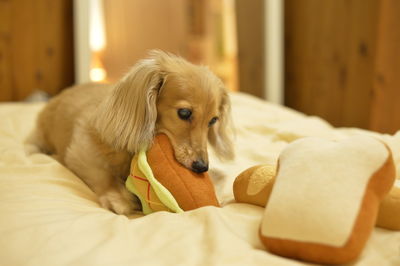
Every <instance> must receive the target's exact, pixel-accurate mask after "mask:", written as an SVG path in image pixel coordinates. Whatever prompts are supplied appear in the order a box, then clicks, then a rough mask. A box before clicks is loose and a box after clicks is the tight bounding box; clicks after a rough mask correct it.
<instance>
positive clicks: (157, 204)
mask: <svg viewBox="0 0 400 266" xmlns="http://www.w3.org/2000/svg"><path fill="white" fill-rule="evenodd" d="M125 185H126V187H127V189H128V190H129V191H130V192H132V193H134V194H135V195H136V196H137V197H138V198H139V200H140V202H141V204H142V209H143V213H144V214H149V213H152V212H155V211H171V212H177V213H179V212H183V211H188V210H193V209H196V208H199V207H203V206H209V205H211V206H219V204H218V200H217V197H216V194H215V191H214V187H213V184H212V182H211V180H210V177H209V176H208V174H207V173H201V174H197V173H194V172H192V171H190V170H189V169H187V168H185V167H183V166H182V165H181V164H180V163H179V162H178V161H177V160H176V159H175V157H174V151H173V148H172V146H171V144H170V142H169V139H168V137H167V136H166V135H164V134H160V135H157V136H156V137H155V139H154V143H153V145H152V147H151V148H150V149H149V150H148V151H147V154H146V152H145V151H140V152H139V153H138V154H137V155H136V156H135V157H134V158H133V159H132V162H131V172H130V175H129V177H128V178H127V180H126V183H125Z"/></svg>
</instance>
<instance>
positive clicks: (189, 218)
mask: <svg viewBox="0 0 400 266" xmlns="http://www.w3.org/2000/svg"><path fill="white" fill-rule="evenodd" d="M231 99H232V105H233V106H232V111H233V118H234V122H235V128H236V138H235V146H236V159H235V160H234V161H230V162H221V161H218V159H217V158H216V156H215V155H214V154H213V153H211V154H210V161H211V169H212V170H211V174H212V176H213V179H214V182H215V185H216V188H217V194H218V198H219V200H220V201H221V203H222V205H223V207H222V208H215V207H205V208H200V209H197V210H195V211H190V212H186V213H183V214H173V213H167V212H158V213H154V214H151V215H147V216H142V215H134V216H133V217H130V218H128V217H125V216H119V215H116V214H113V213H111V212H109V211H107V210H105V209H102V208H100V207H99V204H98V203H97V201H96V197H95V195H94V193H93V192H92V191H91V190H90V189H89V188H88V187H87V186H86V185H85V184H84V183H83V182H82V181H81V180H80V179H79V178H78V177H77V176H75V175H74V174H73V173H72V172H71V171H69V170H68V169H67V168H65V167H64V166H62V165H61V164H59V163H58V162H57V161H55V160H54V159H53V158H51V157H49V156H47V155H44V154H38V153H32V148H33V147H30V146H29V145H24V139H25V138H26V137H27V135H28V134H29V132H30V130H31V129H32V128H33V126H34V121H35V118H36V116H37V114H38V112H39V111H40V110H41V108H43V106H44V104H43V103H30V104H27V103H10V104H1V105H0V265H5V266H8V265H10V266H11V265H40V266H43V265H304V263H302V262H299V261H296V260H291V259H287V258H282V257H279V256H276V255H273V254H270V253H268V252H267V251H266V250H265V248H264V247H263V246H262V244H261V242H260V240H259V239H258V226H259V223H260V219H261V216H262V213H263V208H260V207H257V206H253V205H249V204H240V203H235V201H234V199H233V193H232V183H233V181H234V179H235V177H236V176H237V175H238V174H239V173H240V172H241V171H243V170H244V169H247V168H248V167H250V166H253V165H256V164H262V163H272V162H274V161H275V160H276V159H277V157H278V155H279V152H280V151H281V150H282V149H283V148H284V147H285V146H286V145H287V144H288V143H290V142H291V141H293V140H296V139H298V138H301V137H305V136H320V137H328V138H343V137H346V136H349V135H355V134H369V135H374V136H376V137H378V138H380V139H382V140H384V141H385V142H386V143H387V144H388V145H389V146H390V148H391V149H392V151H393V155H394V160H395V163H396V165H397V166H400V132H399V133H397V134H395V135H381V134H377V133H373V132H369V131H365V130H360V129H349V128H347V129H344V128H342V129H338V128H333V127H332V126H331V125H329V124H328V123H327V122H325V121H323V120H322V119H319V118H317V117H309V116H306V115H304V114H301V113H299V112H296V111H294V110H291V109H288V108H285V107H282V106H279V105H274V104H271V103H268V102H265V101H263V100H260V99H257V98H255V97H252V96H249V95H246V94H242V93H232V95H231ZM398 169H400V168H399V167H398ZM397 171H399V170H397ZM399 177H400V174H399V172H397V178H399ZM394 215H400V214H394ZM354 265H400V232H395V231H388V230H384V229H379V228H376V229H374V232H373V234H372V236H371V238H370V240H369V241H368V244H367V247H366V248H365V250H364V251H363V253H362V255H361V257H360V258H359V259H358V260H357V261H356V262H355V263H354Z"/></svg>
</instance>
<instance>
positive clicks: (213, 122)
mask: <svg viewBox="0 0 400 266" xmlns="http://www.w3.org/2000/svg"><path fill="white" fill-rule="evenodd" d="M217 121H218V117H213V118H212V119H211V120H210V122H208V126H209V127H211V126H212V125H214V124H215V123H217Z"/></svg>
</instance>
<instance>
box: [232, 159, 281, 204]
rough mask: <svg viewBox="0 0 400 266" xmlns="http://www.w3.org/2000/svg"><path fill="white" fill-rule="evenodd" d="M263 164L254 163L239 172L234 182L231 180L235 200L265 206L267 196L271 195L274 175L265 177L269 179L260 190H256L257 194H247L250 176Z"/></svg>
mask: <svg viewBox="0 0 400 266" xmlns="http://www.w3.org/2000/svg"><path fill="white" fill-rule="evenodd" d="M263 166H264V165H256V166H253V167H250V168H249V169H247V170H245V171H243V172H242V173H241V174H239V175H238V177H236V179H235V182H233V195H234V197H235V200H236V201H237V202H241V203H250V204H254V205H257V206H260V207H265V204H266V203H267V201H268V199H269V196H270V195H271V191H272V187H273V184H274V179H275V178H274V177H266V178H271V180H268V181H267V182H266V183H265V185H264V187H263V188H262V190H260V192H258V193H257V194H255V195H249V194H248V193H247V187H248V186H249V179H250V177H251V176H252V175H253V173H254V172H255V171H256V170H257V169H259V168H260V167H263ZM271 167H272V166H271Z"/></svg>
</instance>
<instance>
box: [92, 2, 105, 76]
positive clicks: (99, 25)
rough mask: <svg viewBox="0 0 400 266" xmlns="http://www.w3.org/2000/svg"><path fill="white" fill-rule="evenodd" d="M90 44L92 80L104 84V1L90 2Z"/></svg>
mask: <svg viewBox="0 0 400 266" xmlns="http://www.w3.org/2000/svg"><path fill="white" fill-rule="evenodd" d="M89 12H90V16H89V17H90V21H89V44H90V49H91V51H92V58H91V64H90V73H89V76H90V80H91V81H93V82H103V81H105V80H106V78H107V72H106V70H105V69H104V67H103V63H102V58H101V55H102V52H103V50H104V48H105V47H106V34H105V27H104V12H103V2H102V0H90V11H89Z"/></svg>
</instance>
